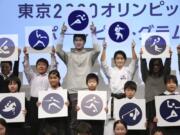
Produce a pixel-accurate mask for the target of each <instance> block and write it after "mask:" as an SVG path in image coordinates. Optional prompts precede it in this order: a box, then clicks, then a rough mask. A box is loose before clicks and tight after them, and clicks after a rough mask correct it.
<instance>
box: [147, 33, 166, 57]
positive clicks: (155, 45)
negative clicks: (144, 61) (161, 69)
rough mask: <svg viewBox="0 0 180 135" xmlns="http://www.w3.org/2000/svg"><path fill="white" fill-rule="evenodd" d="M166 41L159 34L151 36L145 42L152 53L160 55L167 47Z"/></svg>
mask: <svg viewBox="0 0 180 135" xmlns="http://www.w3.org/2000/svg"><path fill="white" fill-rule="evenodd" d="M166 46H167V44H166V41H165V39H164V38H162V37H161V36H158V35H154V36H150V37H149V38H148V39H147V40H146V42H145V48H146V50H147V51H148V52H149V53H150V54H152V55H159V54H161V53H163V52H164V50H165V49H166Z"/></svg>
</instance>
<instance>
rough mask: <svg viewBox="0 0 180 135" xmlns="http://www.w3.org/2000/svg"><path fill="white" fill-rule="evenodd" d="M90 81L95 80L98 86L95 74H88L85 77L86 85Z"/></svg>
mask: <svg viewBox="0 0 180 135" xmlns="http://www.w3.org/2000/svg"><path fill="white" fill-rule="evenodd" d="M90 79H95V80H96V82H97V84H99V78H98V76H97V75H96V74H95V73H90V74H88V75H87V77H86V84H88V81H89V80H90Z"/></svg>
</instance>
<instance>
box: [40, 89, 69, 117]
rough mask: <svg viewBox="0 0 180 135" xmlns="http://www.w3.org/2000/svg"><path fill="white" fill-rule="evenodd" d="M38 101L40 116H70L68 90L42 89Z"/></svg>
mask: <svg viewBox="0 0 180 135" xmlns="http://www.w3.org/2000/svg"><path fill="white" fill-rule="evenodd" d="M38 102H39V103H40V106H39V108H38V118H52V117H66V116H68V107H67V105H66V103H67V102H68V100H67V90H60V91H59V90H57V91H56V90H55V91H40V92H39V98H38Z"/></svg>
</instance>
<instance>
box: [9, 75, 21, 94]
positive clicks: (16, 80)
mask: <svg viewBox="0 0 180 135" xmlns="http://www.w3.org/2000/svg"><path fill="white" fill-rule="evenodd" d="M12 82H16V83H17V85H18V91H17V92H19V91H20V89H21V80H20V79H19V78H18V77H17V76H11V77H9V78H8V79H7V84H8V85H9V84H10V83H12Z"/></svg>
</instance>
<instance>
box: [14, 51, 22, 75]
mask: <svg viewBox="0 0 180 135" xmlns="http://www.w3.org/2000/svg"><path fill="white" fill-rule="evenodd" d="M20 54H21V49H19V48H18V60H17V61H15V62H14V67H13V73H12V74H13V75H14V76H17V77H18V75H19V60H20Z"/></svg>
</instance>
